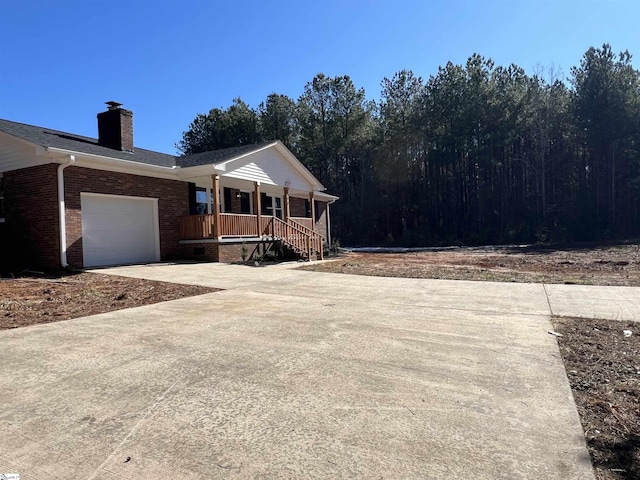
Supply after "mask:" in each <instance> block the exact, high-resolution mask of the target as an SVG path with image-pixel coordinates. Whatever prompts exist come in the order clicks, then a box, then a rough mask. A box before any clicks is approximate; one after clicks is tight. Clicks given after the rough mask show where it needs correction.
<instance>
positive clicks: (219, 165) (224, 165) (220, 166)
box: [214, 142, 276, 172]
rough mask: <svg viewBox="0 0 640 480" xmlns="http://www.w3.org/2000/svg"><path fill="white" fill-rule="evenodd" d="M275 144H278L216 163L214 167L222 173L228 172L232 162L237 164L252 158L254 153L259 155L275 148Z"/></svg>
mask: <svg viewBox="0 0 640 480" xmlns="http://www.w3.org/2000/svg"><path fill="white" fill-rule="evenodd" d="M275 144H276V142H273V143H270V144H268V145H265V146H264V147H260V148H256V149H255V150H251V151H250V152H246V153H243V154H242V155H238V156H237V157H233V158H230V159H229V160H225V161H224V162H220V163H216V164H215V165H214V166H215V168H216V170H218V171H220V172H226V171H227V165H228V164H230V163H232V162H237V161H238V160H241V159H243V158H246V157H250V156H251V155H253V154H254V153H258V152H262V151H263V150H267V149H269V148H271V147H273V146H275Z"/></svg>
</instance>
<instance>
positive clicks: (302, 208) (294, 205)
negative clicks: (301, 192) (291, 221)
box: [289, 197, 307, 217]
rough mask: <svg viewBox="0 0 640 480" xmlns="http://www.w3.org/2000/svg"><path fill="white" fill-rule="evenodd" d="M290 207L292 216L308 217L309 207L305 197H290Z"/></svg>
mask: <svg viewBox="0 0 640 480" xmlns="http://www.w3.org/2000/svg"><path fill="white" fill-rule="evenodd" d="M289 207H290V208H291V216H292V217H306V216H307V207H306V203H305V199H304V198H297V197H289Z"/></svg>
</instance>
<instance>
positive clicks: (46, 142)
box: [0, 119, 176, 167]
mask: <svg viewBox="0 0 640 480" xmlns="http://www.w3.org/2000/svg"><path fill="white" fill-rule="evenodd" d="M0 131H2V132H5V133H8V134H9V135H13V136H14V137H18V138H21V139H23V140H26V141H28V142H31V143H35V144H36V145H40V146H42V147H54V148H62V149H65V150H71V151H73V152H78V153H88V154H90V155H101V156H103V157H110V158H117V159H120V160H128V161H130V162H138V163H146V164H148V165H157V166H160V167H173V166H174V165H175V164H176V157H175V156H173V155H167V154H166V153H159V152H154V151H152V150H145V149H143V148H136V149H135V151H134V152H133V153H129V152H121V151H120V150H114V149H112V148H107V147H103V146H100V145H98V140H97V139H96V138H89V137H83V136H81V135H75V134H73V133H67V132H61V131H58V130H52V129H50V128H44V127H36V126H34V125H26V124H24V123H17V122H12V121H9V120H2V119H0Z"/></svg>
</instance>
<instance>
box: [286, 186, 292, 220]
mask: <svg viewBox="0 0 640 480" xmlns="http://www.w3.org/2000/svg"><path fill="white" fill-rule="evenodd" d="M290 216H291V205H290V204H289V187H284V221H285V222H288V221H289V217H290Z"/></svg>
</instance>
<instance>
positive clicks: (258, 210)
mask: <svg viewBox="0 0 640 480" xmlns="http://www.w3.org/2000/svg"><path fill="white" fill-rule="evenodd" d="M253 212H254V213H255V214H256V231H257V232H258V236H259V237H260V236H262V233H263V232H262V198H261V196H260V182H253Z"/></svg>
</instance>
